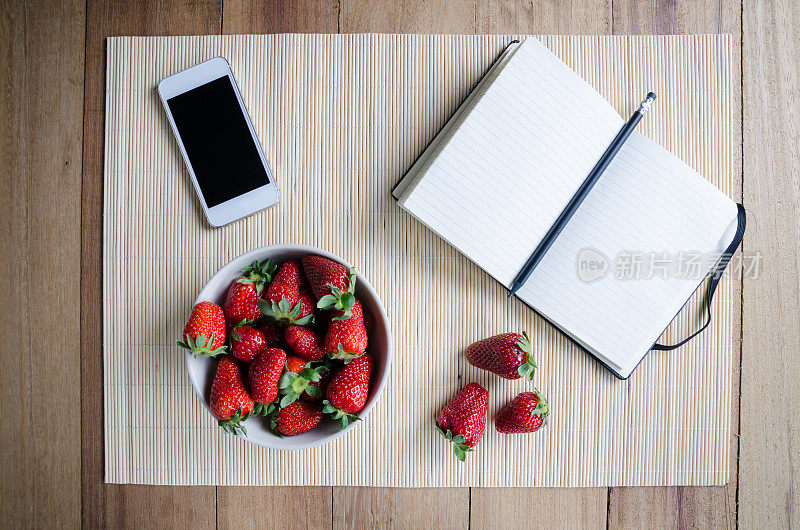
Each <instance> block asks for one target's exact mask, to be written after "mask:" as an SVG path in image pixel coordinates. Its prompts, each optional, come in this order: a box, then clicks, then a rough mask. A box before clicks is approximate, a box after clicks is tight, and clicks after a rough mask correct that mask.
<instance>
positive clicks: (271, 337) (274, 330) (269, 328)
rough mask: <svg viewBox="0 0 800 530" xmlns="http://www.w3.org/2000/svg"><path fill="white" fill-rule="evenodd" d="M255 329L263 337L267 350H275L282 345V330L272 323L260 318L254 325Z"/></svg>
mask: <svg viewBox="0 0 800 530" xmlns="http://www.w3.org/2000/svg"><path fill="white" fill-rule="evenodd" d="M255 328H256V329H257V330H258V331H260V332H261V334H262V335H264V342H265V343H266V345H267V348H277V347H279V346H281V345H283V330H282V329H281V328H280V326H278V325H277V324H275V323H274V322H270V321H269V320H267V319H266V318H262V319H261V320H259V321H258V323H257V324H256V325H255Z"/></svg>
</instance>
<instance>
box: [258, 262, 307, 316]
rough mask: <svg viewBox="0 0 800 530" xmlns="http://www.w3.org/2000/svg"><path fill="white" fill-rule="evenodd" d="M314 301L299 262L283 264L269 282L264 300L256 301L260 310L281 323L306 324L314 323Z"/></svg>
mask: <svg viewBox="0 0 800 530" xmlns="http://www.w3.org/2000/svg"><path fill="white" fill-rule="evenodd" d="M315 306H316V303H315V301H314V297H313V296H312V295H311V291H309V290H308V286H307V285H306V283H305V280H303V275H302V274H301V273H300V262H299V261H297V260H296V259H292V260H289V261H287V262H286V263H284V264H283V266H282V267H281V268H280V270H279V271H278V274H277V275H276V276H275V279H274V280H272V283H271V284H269V288H268V289H267V295H266V299H265V300H260V301H259V302H258V307H259V308H260V309H261V312H262V313H264V314H265V315H267V316H268V317H270V318H272V319H273V320H276V321H278V322H280V323H282V324H296V325H298V326H308V325H311V324H313V323H314V307H315Z"/></svg>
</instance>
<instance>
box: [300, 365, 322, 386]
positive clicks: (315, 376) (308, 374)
mask: <svg viewBox="0 0 800 530" xmlns="http://www.w3.org/2000/svg"><path fill="white" fill-rule="evenodd" d="M298 375H300V377H303V378H305V379H307V380H309V381H313V382H315V383H318V382H319V380H320V379H322V376H320V375H319V372H318V371H317V370H314V369H313V368H303V369H302V370H300V373H299V374H298Z"/></svg>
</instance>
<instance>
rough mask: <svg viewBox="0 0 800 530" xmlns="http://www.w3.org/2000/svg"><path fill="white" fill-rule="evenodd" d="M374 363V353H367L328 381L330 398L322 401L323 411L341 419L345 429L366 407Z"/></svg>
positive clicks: (327, 395)
mask: <svg viewBox="0 0 800 530" xmlns="http://www.w3.org/2000/svg"><path fill="white" fill-rule="evenodd" d="M373 365H374V361H373V359H372V355H370V354H368V353H365V354H364V355H362V356H360V357H357V358H356V359H353V360H352V361H351V362H350V363H349V364H346V365H344V366H343V367H342V369H341V370H339V372H338V373H337V374H336V375H335V376H333V379H331V382H330V383H328V389H327V391H326V397H327V398H328V399H326V400H325V401H323V402H322V404H323V405H324V408H323V409H322V411H323V412H325V413H327V414H331V415H332V418H333V419H334V420H339V421H340V422H341V424H342V428H343V429H344V428H345V427H347V425H348V424H349V423H350V422H352V421H357V420H359V419H360V418H359V417H358V414H357V413H358V412H359V411H360V410H361V409H363V408H364V404H365V403H366V402H367V397H369V382H370V378H371V377H372V368H373Z"/></svg>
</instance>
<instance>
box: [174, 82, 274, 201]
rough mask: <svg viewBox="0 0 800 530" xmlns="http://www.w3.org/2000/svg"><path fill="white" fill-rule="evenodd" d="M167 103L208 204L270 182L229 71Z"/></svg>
mask: <svg viewBox="0 0 800 530" xmlns="http://www.w3.org/2000/svg"><path fill="white" fill-rule="evenodd" d="M167 104H168V105H169V110H170V112H172V117H173V119H174V120H175V125H177V127H178V133H179V134H180V137H181V140H182V141H183V147H184V148H185V149H186V154H187V155H188V156H189V162H190V163H191V164H192V169H193V170H194V174H195V176H196V177H197V182H198V184H200V190H201V191H202V193H203V197H204V198H205V200H206V204H207V205H208V207H209V208H210V207H212V206H216V205H217V204H221V203H223V202H225V201H228V200H230V199H233V198H234V197H237V196H239V195H242V194H243V193H247V192H248V191H252V190H254V189H256V188H259V187H261V186H265V185H266V184H268V183H269V177H268V176H267V172H266V170H265V169H264V164H263V163H262V162H261V157H260V156H259V155H258V149H257V148H256V145H255V143H253V137H252V135H251V134H250V129H249V128H248V127H247V121H245V117H244V114H243V113H242V108H241V107H240V106H239V100H238V99H237V98H236V93H235V92H234V91H233V85H232V84H231V81H230V79H229V78H228V76H223V77H220V78H219V79H215V80H214V81H211V82H210V83H206V84H205V85H201V86H199V87H197V88H193V89H192V90H190V91H188V92H185V93H183V94H181V95H179V96H175V97H173V98H170V99H169V100H167Z"/></svg>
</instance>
